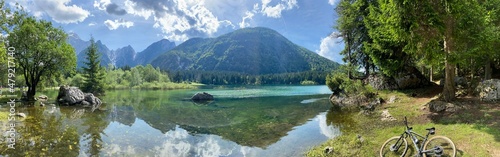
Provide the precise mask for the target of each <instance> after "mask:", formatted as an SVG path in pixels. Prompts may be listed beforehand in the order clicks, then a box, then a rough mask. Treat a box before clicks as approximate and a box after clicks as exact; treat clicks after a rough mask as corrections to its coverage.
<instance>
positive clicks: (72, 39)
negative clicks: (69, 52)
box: [68, 33, 90, 55]
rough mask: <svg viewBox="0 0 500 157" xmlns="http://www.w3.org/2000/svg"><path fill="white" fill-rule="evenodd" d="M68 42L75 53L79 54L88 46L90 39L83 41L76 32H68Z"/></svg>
mask: <svg viewBox="0 0 500 157" xmlns="http://www.w3.org/2000/svg"><path fill="white" fill-rule="evenodd" d="M68 43H69V44H70V45H71V46H73V47H74V48H75V52H76V54H77V55H78V54H80V52H82V51H83V50H84V49H86V48H87V47H89V45H90V41H83V40H82V39H81V38H80V37H79V36H78V35H77V34H75V33H69V34H68Z"/></svg>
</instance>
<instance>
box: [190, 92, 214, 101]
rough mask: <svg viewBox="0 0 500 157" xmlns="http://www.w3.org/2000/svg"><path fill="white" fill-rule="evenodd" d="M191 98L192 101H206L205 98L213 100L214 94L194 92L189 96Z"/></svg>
mask: <svg viewBox="0 0 500 157" xmlns="http://www.w3.org/2000/svg"><path fill="white" fill-rule="evenodd" d="M191 100H194V101H207V100H214V96H213V95H211V94H208V93H206V92H200V93H196V94H194V95H193V97H191Z"/></svg>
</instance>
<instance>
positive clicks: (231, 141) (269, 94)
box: [0, 86, 352, 157]
mask: <svg viewBox="0 0 500 157" xmlns="http://www.w3.org/2000/svg"><path fill="white" fill-rule="evenodd" d="M201 91H203V92H207V93H210V94H213V95H214V97H215V98H216V100H215V101H212V102H208V103H203V104H199V103H194V102H192V101H190V100H189V98H190V97H191V96H192V95H193V94H195V93H196V92H201ZM329 93H330V91H329V90H328V88H327V87H326V86H247V87H217V88H206V89H197V90H171V91H128V90H126V91H108V92H107V94H106V96H105V97H103V98H101V99H102V100H103V101H104V102H105V105H103V106H104V107H103V108H104V109H105V111H96V112H93V113H91V112H89V111H88V110H86V111H85V112H83V110H80V109H81V108H77V107H68V106H52V105H45V106H40V105H39V104H38V102H37V103H35V104H34V105H33V106H25V105H21V104H18V105H19V106H18V107H16V110H17V111H18V112H23V113H26V115H27V116H28V117H27V118H25V119H20V120H19V121H18V122H17V126H16V132H17V133H18V134H17V136H16V137H17V138H18V139H17V140H16V149H15V150H6V148H7V146H6V144H5V142H2V143H1V144H0V150H1V151H0V155H9V156H25V155H31V156H92V155H100V156H259V157H260V156H303V153H304V152H305V151H307V150H308V149H309V148H311V147H313V146H315V145H318V144H321V143H322V142H324V141H326V140H327V139H329V138H333V137H336V136H338V135H339V134H340V133H341V130H344V129H343V128H344V127H343V126H344V125H345V126H348V125H349V123H352V121H350V120H348V119H349V117H350V115H349V114H348V113H343V112H340V111H335V110H334V109H331V104H330V103H329V102H328V94H329ZM44 94H47V95H49V97H50V98H54V97H55V95H56V93H50V92H49V93H44ZM7 109H8V108H7V106H5V105H3V106H2V108H0V110H1V111H7ZM345 119H347V120H345ZM4 124H5V120H4ZM3 129H5V128H3ZM3 129H2V130H3ZM3 135H4V136H5V135H7V134H6V133H3ZM4 139H5V138H3V140H4Z"/></svg>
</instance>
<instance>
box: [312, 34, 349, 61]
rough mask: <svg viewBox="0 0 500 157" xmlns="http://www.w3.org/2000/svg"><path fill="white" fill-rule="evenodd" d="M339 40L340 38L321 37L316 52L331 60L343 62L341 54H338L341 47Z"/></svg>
mask: <svg viewBox="0 0 500 157" xmlns="http://www.w3.org/2000/svg"><path fill="white" fill-rule="evenodd" d="M341 41H342V39H340V38H333V37H331V36H328V37H325V38H323V39H321V44H320V46H319V50H316V53H318V54H319V55H320V56H323V57H325V58H327V59H330V60H332V61H335V62H338V63H343V61H342V56H341V55H340V51H341V50H342V49H343V46H342V44H341V43H340V42H341Z"/></svg>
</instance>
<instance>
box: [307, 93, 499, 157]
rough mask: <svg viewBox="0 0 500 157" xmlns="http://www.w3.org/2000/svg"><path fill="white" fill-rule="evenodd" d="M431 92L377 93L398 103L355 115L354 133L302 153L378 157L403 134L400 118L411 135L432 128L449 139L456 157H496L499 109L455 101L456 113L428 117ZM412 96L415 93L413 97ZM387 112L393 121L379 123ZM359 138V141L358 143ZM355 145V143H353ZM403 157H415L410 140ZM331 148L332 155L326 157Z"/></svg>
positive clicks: (316, 156)
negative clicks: (385, 144)
mask: <svg viewBox="0 0 500 157" xmlns="http://www.w3.org/2000/svg"><path fill="white" fill-rule="evenodd" d="M435 91H438V92H439V91H441V90H437V89H434V88H427V89H418V90H408V91H379V93H378V95H379V96H380V97H382V98H383V99H384V100H386V101H388V100H389V98H390V97H391V96H396V97H398V98H399V99H398V100H397V101H396V102H395V103H392V104H383V105H382V106H380V107H378V108H377V109H376V111H374V113H373V114H371V115H368V116H364V115H356V116H357V117H356V118H354V119H356V120H357V123H356V125H357V126H356V127H355V128H356V129H355V130H351V131H343V134H342V135H340V136H338V137H336V138H334V139H330V140H329V141H327V142H325V143H323V144H322V145H319V146H315V147H313V148H311V149H310V150H309V151H308V152H306V154H305V155H306V156H314V157H323V156H378V151H379V149H380V147H381V146H382V144H383V143H384V142H385V141H386V140H387V139H389V138H390V137H393V136H398V135H401V133H403V131H404V129H405V126H404V124H403V122H402V120H403V117H404V116H406V117H407V118H408V122H409V125H410V126H411V127H413V131H415V132H417V133H419V134H421V135H425V134H426V133H427V131H426V130H425V128H430V127H435V128H436V135H441V136H446V137H448V138H450V139H451V140H452V141H453V142H454V143H455V145H456V147H457V156H466V157H467V156H500V149H499V148H500V105H499V104H498V103H484V102H479V101H476V100H475V99H474V98H459V100H458V101H457V102H453V103H454V104H456V105H457V106H460V107H461V109H459V110H458V111H456V112H453V113H451V112H444V113H430V112H429V111H428V109H427V107H426V106H425V104H426V103H427V102H429V101H430V100H432V99H434V98H436V95H437V94H438V93H436V92H435ZM415 93H417V94H416V95H415ZM384 109H387V110H389V112H390V113H391V114H392V116H393V117H395V118H396V119H397V120H396V121H392V122H382V121H380V113H381V111H382V110H384ZM358 135H360V136H361V137H362V139H363V141H362V142H361V141H359V140H358ZM430 137H432V135H431V136H430ZM353 141H357V142H353ZM408 142H409V149H408V151H407V156H413V155H415V154H414V153H415V149H414V148H413V144H412V143H411V141H410V140H408ZM327 147H332V148H333V150H334V153H331V154H326V153H325V148H327Z"/></svg>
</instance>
